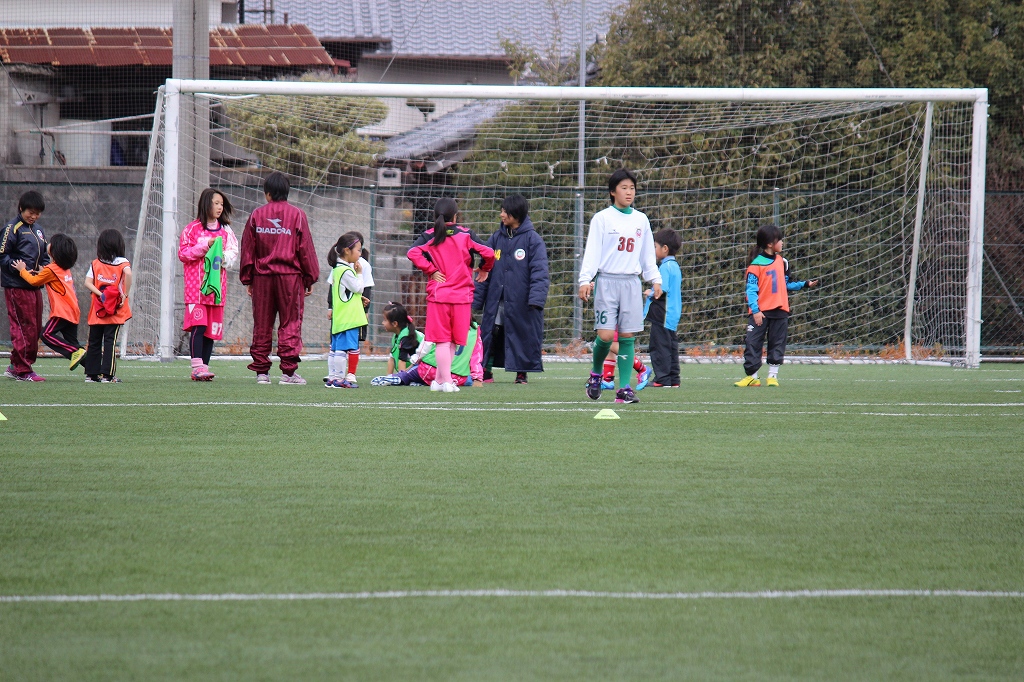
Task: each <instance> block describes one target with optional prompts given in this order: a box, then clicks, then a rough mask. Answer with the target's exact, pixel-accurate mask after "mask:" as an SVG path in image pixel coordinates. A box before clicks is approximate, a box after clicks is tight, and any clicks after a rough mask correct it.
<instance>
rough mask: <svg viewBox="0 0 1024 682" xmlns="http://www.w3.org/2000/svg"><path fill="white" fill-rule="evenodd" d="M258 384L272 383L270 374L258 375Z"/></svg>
mask: <svg viewBox="0 0 1024 682" xmlns="http://www.w3.org/2000/svg"><path fill="white" fill-rule="evenodd" d="M256 383H257V384H269V383H270V375H269V374H257V375H256Z"/></svg>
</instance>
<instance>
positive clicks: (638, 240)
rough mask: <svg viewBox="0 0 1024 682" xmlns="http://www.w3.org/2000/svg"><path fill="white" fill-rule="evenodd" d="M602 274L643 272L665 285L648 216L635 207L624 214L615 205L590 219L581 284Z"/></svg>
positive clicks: (648, 280) (654, 281) (645, 279)
mask: <svg viewBox="0 0 1024 682" xmlns="http://www.w3.org/2000/svg"><path fill="white" fill-rule="evenodd" d="M598 273H604V274H606V275H641V274H642V275H643V278H644V281H646V282H651V283H657V284H661V272H659V271H658V261H657V258H655V256H654V235H653V234H652V233H651V223H650V221H649V220H647V216H646V215H644V214H643V213H641V212H640V211H637V210H636V209H633V210H632V211H630V212H629V213H623V212H622V211H620V210H619V209H617V208H615V206H614V205H612V206H609V207H608V208H606V209H604V210H603V211H598V212H597V213H595V214H594V217H593V218H591V219H590V232H589V233H588V234H587V246H586V248H585V249H584V251H583V263H582V264H581V265H580V281H579V283H580V284H589V283H590V282H591V281H593V279H594V278H595V277H596V276H597V274H598Z"/></svg>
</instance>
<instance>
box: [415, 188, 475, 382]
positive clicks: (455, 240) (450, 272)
mask: <svg viewBox="0 0 1024 682" xmlns="http://www.w3.org/2000/svg"><path fill="white" fill-rule="evenodd" d="M458 217H459V206H458V204H456V203H455V200H454V199H451V198H448V197H445V198H444V199H440V200H438V202H437V204H436V205H435V206H434V237H433V239H432V240H431V241H429V242H427V243H426V244H424V245H422V246H414V247H412V248H411V249H409V254H408V255H409V260H411V261H412V262H413V265H415V266H416V267H417V268H419V269H420V270H422V271H423V272H424V273H425V274H426V275H427V277H429V279H428V280H427V322H426V325H424V329H423V336H424V339H425V340H427V341H432V342H433V343H434V344H435V347H434V353H435V356H436V358H437V377H436V378H435V379H434V381H431V382H430V390H431V391H443V392H445V393H455V392H457V391H458V390H459V387H458V386H456V385H455V382H454V381H453V380H452V358H453V357H454V355H455V347H456V346H465V345H466V337H467V335H468V334H469V323H470V321H471V320H472V312H471V310H470V308H471V307H472V305H473V292H474V286H475V285H474V282H473V269H472V265H473V254H474V253H477V254H479V256H480V257H481V258H482V259H483V265H481V266H480V270H481V271H483V272H484V273H487V272H490V271H491V268H492V267H494V251H493V250H491V249H490V248H489V247H487V246H484V245H483V244H480V243H479V242H476V241H475V240H474V239H473V237H472V236H471V235H470V234H469V232H468V231H467V230H462V229H461V228H459V226H458V225H457V223H458ZM481 276H484V275H478V277H481Z"/></svg>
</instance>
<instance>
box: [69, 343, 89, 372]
mask: <svg viewBox="0 0 1024 682" xmlns="http://www.w3.org/2000/svg"><path fill="white" fill-rule="evenodd" d="M84 357H85V349H84V348H79V349H78V350H76V351H75V352H74V353H72V354H71V364H69V365H68V369H69V370H76V369H78V366H79V365H80V364H82V358H84Z"/></svg>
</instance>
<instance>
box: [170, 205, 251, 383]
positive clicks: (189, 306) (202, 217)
mask: <svg viewBox="0 0 1024 682" xmlns="http://www.w3.org/2000/svg"><path fill="white" fill-rule="evenodd" d="M230 222H231V202H230V201H228V198H227V197H226V196H225V195H223V194H221V193H220V192H218V191H217V190H215V189H210V188H207V189H204V190H203V193H202V194H200V195H199V211H198V217H197V218H196V219H195V220H193V221H192V222H191V223H189V224H188V225H187V226H186V227H185V229H184V230H182V232H181V241H180V243H179V245H178V259H179V260H180V261H181V262H182V263H183V264H184V271H185V322H184V324H183V325H182V329H184V330H185V331H191V332H192V337H191V339H190V341H189V350H190V351H191V355H192V381H212V380H213V376H214V375H213V373H212V372H211V371H210V356H211V355H212V354H213V342H214V341H217V340H219V339H221V338H223V336H224V298H225V296H226V295H227V287H228V274H227V270H228V268H230V267H231V266H233V265H234V264H235V263H236V262H237V261H238V240H237V239H235V233H234V232H232V231H231V226H230Z"/></svg>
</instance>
